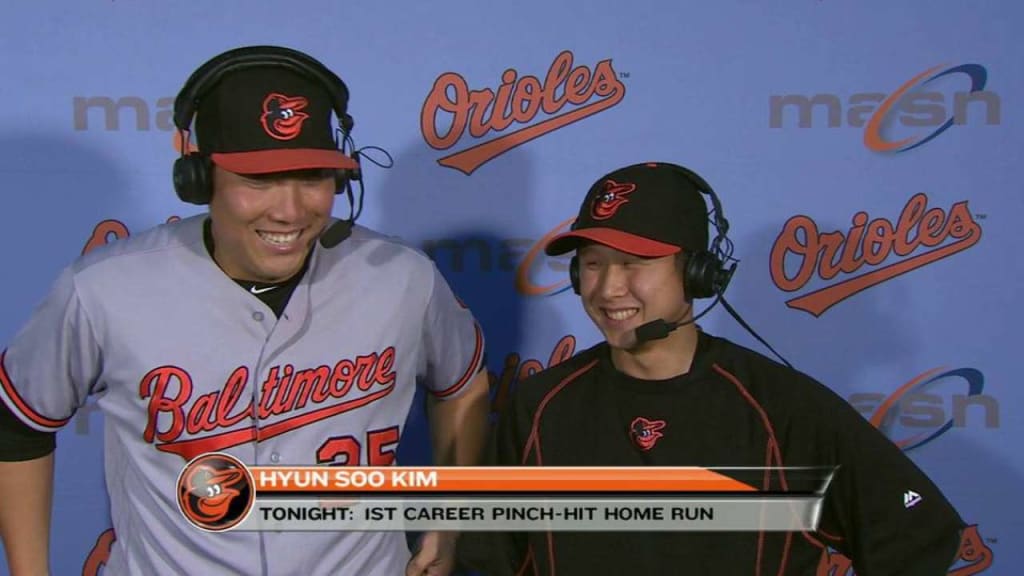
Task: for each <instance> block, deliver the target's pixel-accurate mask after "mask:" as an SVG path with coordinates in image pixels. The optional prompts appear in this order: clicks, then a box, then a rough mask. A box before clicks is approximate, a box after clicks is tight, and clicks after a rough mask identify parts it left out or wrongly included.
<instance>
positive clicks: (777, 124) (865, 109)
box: [768, 64, 1002, 153]
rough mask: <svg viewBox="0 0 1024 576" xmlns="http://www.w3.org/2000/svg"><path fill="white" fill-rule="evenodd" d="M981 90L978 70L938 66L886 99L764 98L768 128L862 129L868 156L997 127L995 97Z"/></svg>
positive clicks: (873, 95) (982, 73)
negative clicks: (958, 131) (955, 130)
mask: <svg viewBox="0 0 1024 576" xmlns="http://www.w3.org/2000/svg"><path fill="white" fill-rule="evenodd" d="M987 84H988V70H986V69H985V67H984V66H982V65H980V64H962V65H959V66H947V65H940V66H934V67H932V68H929V69H927V70H923V71H921V72H919V73H917V74H915V75H914V76H913V77H911V78H910V79H909V80H907V81H906V82H904V83H903V84H901V85H900V86H898V87H897V88H896V89H895V90H893V91H891V92H889V93H885V92H856V93H852V94H849V95H847V96H845V98H844V96H843V95H840V94H832V93H827V92H825V93H819V94H813V95H805V94H774V95H771V96H770V97H769V103H768V106H769V112H768V125H769V126H770V127H771V128H786V127H794V126H795V127H797V128H816V127H821V124H822V122H825V124H826V125H827V126H828V127H829V128H841V127H844V125H845V126H846V127H851V128H863V142H864V146H865V147H867V148H868V149H869V150H872V151H874V152H880V153H896V152H905V151H907V150H912V149H914V148H917V147H918V146H921V145H923V144H925V143H927V142H929V141H931V140H933V139H934V138H936V137H938V136H939V135H940V134H942V133H944V132H945V131H946V130H948V129H949V128H951V127H953V126H957V127H959V126H965V125H979V124H985V125H989V126H992V125H998V124H1000V123H1002V109H1001V100H1000V98H999V94H998V93H997V92H994V91H992V90H986V86H987ZM817 111H820V112H817ZM787 112H788V113H787ZM816 112H817V113H816ZM844 121H845V124H844Z"/></svg>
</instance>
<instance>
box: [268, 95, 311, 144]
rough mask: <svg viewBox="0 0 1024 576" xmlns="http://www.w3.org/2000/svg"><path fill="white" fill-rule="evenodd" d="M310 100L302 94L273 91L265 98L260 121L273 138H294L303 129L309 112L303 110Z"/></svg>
mask: <svg viewBox="0 0 1024 576" xmlns="http://www.w3.org/2000/svg"><path fill="white" fill-rule="evenodd" d="M307 105H309V101H308V100H306V99H305V98H304V97H302V96H294V97H293V96H285V95H284V94H278V93H276V92H275V93H272V94H268V95H267V97H266V98H264V99H263V115H262V116H260V122H262V123H263V130H264V131H265V132H266V133H267V134H268V135H270V137H271V138H275V139H277V140H292V139H293V138H295V137H296V136H298V135H299V132H301V131H302V123H303V122H304V121H305V120H306V118H309V114H306V113H305V112H302V109H304V108H305V107H306V106H307Z"/></svg>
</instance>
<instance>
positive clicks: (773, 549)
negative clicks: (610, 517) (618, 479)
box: [462, 333, 964, 576]
mask: <svg viewBox="0 0 1024 576" xmlns="http://www.w3.org/2000/svg"><path fill="white" fill-rule="evenodd" d="M492 457H493V458H494V459H495V462H494V463H495V464H497V465H503V466H514V465H527V466H706V467H721V466H731V467H740V466H755V467H771V468H772V469H773V471H772V472H771V473H770V474H766V475H764V478H763V481H762V485H760V486H755V488H757V489H759V490H765V491H780V490H784V489H787V488H789V489H792V487H791V486H789V485H788V483H787V478H786V474H785V472H784V471H783V470H781V467H782V466H828V467H832V466H838V469H837V470H836V472H835V474H834V476H833V479H832V482H831V484H830V486H829V488H828V491H827V492H826V497H825V500H824V505H823V509H822V515H821V522H820V526H819V530H818V531H816V532H814V533H799V532H797V533H787V532H763V533H759V532H729V533H724V532H683V531H681V532H643V533H640V532H625V533H624V532H530V533H518V534H495V533H491V534H483V533H474V534H463V539H464V540H465V541H464V542H463V544H462V552H463V553H464V554H465V557H466V559H467V563H468V564H471V565H475V566H477V567H478V568H479V569H481V570H482V571H483V572H484V573H485V574H490V575H502V574H525V575H531V574H533V575H554V574H557V576H571V575H596V574H601V575H618V574H624V575H628V576H640V575H647V574H659V575H661V574H673V575H675V574H697V575H704V574H710V575H747V574H749V575H766V576H767V575H782V574H785V575H805V574H806V575H814V574H821V573H825V572H824V571H819V570H820V568H819V564H820V566H825V560H827V557H828V556H827V554H828V552H826V551H827V550H829V548H831V549H833V550H835V551H838V552H841V553H843V554H845V555H846V556H848V557H849V558H851V559H852V560H853V561H854V567H855V569H856V571H857V574H858V575H859V576H873V575H886V576H889V575H894V574H935V575H939V574H945V573H946V568H948V567H949V566H950V565H951V564H952V562H953V558H954V555H955V552H956V549H957V545H958V543H959V531H960V530H961V529H962V528H963V527H964V523H963V521H962V520H961V518H960V517H959V515H958V514H957V512H956V511H955V510H954V509H953V508H952V506H951V505H950V504H949V502H948V501H947V500H946V499H945V497H944V496H943V495H942V493H941V492H940V491H939V489H938V488H937V487H936V486H935V485H934V484H933V483H932V482H931V481H930V480H929V479H928V478H927V477H926V476H925V474H924V473H923V472H922V471H921V470H920V469H918V468H917V466H915V465H914V463H913V462H912V461H911V460H910V459H909V458H907V457H906V456H905V455H904V453H903V452H902V451H901V450H900V449H899V448H898V447H897V446H896V445H895V444H893V443H892V442H891V441H890V440H889V439H888V438H886V437H885V436H884V435H882V434H881V433H880V432H879V431H878V430H876V429H875V428H874V427H873V426H871V424H870V423H869V422H867V420H865V419H864V418H863V417H862V416H861V415H860V414H859V413H857V412H856V411H855V410H854V409H853V408H852V407H851V406H850V405H849V404H847V403H846V402H845V401H844V400H843V399H842V398H840V397H839V396H838V395H836V394H835V393H833V392H832V391H831V390H829V389H828V388H827V387H825V386H824V385H822V384H820V383H818V382H816V381H815V380H813V379H812V378H810V377H808V376H807V375H805V374H802V373H799V372H797V371H794V370H791V369H789V368H787V367H785V366H782V365H780V364H778V363H776V362H773V361H771V360H769V359H768V358H765V357H764V356H762V355H760V354H757V353H755V352H753V351H751V350H748V349H746V348H743V347H741V346H738V345H736V344H734V343H732V342H729V341H728V340H725V339H722V338H717V337H713V336H710V335H707V334H704V333H701V334H700V336H699V339H698V345H697V352H696V356H695V358H694V361H693V365H692V368H691V370H690V371H689V373H687V374H685V375H682V376H678V377H675V378H671V379H667V380H659V381H649V380H639V379H636V378H632V377H629V376H627V375H625V374H623V373H621V372H619V371H618V370H616V369H615V367H614V366H613V365H612V362H611V357H610V349H609V347H608V345H607V344H606V343H602V344H600V345H597V346H595V347H593V348H590V349H588V350H585V351H583V352H581V353H579V354H577V355H576V356H574V357H572V358H571V359H569V360H567V361H565V362H563V363H561V364H559V365H556V366H553V367H551V368H549V369H547V370H545V371H543V372H540V373H538V374H536V375H535V376H533V377H531V378H528V379H526V380H524V381H523V382H522V383H520V385H519V387H518V388H517V390H516V391H515V393H514V395H513V396H512V399H511V401H510V402H509V404H508V407H507V408H506V410H505V411H504V412H503V414H502V415H501V418H500V419H499V423H498V428H497V431H496V442H495V446H494V450H493V452H492ZM908 493H912V494H914V495H915V498H913V499H912V500H910V501H908V500H907V499H906V498H905V495H906V494H908Z"/></svg>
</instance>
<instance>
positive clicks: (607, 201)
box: [590, 180, 636, 220]
mask: <svg viewBox="0 0 1024 576" xmlns="http://www.w3.org/2000/svg"><path fill="white" fill-rule="evenodd" d="M634 190H636V184H629V183H626V184H619V183H618V182H616V181H614V180H606V181H605V183H604V192H602V193H601V194H599V195H598V196H597V197H596V198H594V204H593V206H592V207H591V208H590V215H591V216H593V217H594V220H607V219H609V218H611V217H612V216H615V213H616V212H618V210H619V208H621V207H622V205H623V204H625V203H626V202H629V198H627V196H629V195H630V194H632V193H633V191H634Z"/></svg>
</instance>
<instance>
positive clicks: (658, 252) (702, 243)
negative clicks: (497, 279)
mask: <svg viewBox="0 0 1024 576" xmlns="http://www.w3.org/2000/svg"><path fill="white" fill-rule="evenodd" d="M587 240H589V241H593V242H598V243H600V244H604V245H606V246H610V247H612V248H614V249H616V250H619V251H622V252H626V253H629V254H634V255H636V256H644V257H652V258H656V257H660V256H668V255H670V254H675V253H676V252H679V251H681V250H687V251H699V250H706V249H707V246H708V209H707V205H706V204H705V203H704V198H703V196H702V192H701V191H700V190H699V189H698V188H697V186H696V185H695V184H694V182H693V180H692V179H691V178H689V177H688V176H687V175H686V174H685V173H684V172H683V171H682V170H680V169H679V168H678V167H677V166H676V165H674V164H666V163H659V162H647V163H643V164H633V165H631V166H626V167H625V168H620V169H618V170H615V171H614V172H611V173H609V174H606V175H604V176H602V177H601V178H600V179H598V180H597V182H594V184H593V186H591V187H590V191H589V192H587V197H586V198H585V199H584V200H583V205H582V206H580V212H579V215H578V216H577V217H576V221H575V222H574V223H573V225H572V229H571V230H570V231H569V232H566V233H564V234H560V235H558V236H556V237H554V238H553V239H552V240H551V241H550V242H548V244H547V246H546V247H545V248H544V251H545V252H546V253H547V254H548V255H549V256H556V255H558V254H564V253H566V252H569V251H571V250H575V249H577V248H579V245H580V243H581V242H583V241H587Z"/></svg>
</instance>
